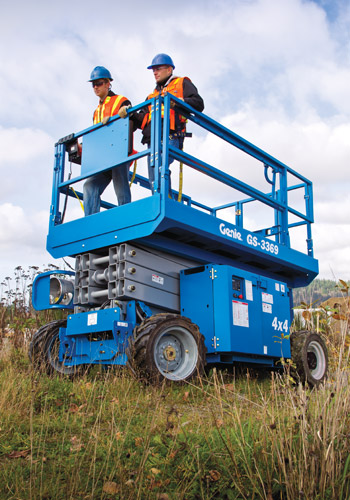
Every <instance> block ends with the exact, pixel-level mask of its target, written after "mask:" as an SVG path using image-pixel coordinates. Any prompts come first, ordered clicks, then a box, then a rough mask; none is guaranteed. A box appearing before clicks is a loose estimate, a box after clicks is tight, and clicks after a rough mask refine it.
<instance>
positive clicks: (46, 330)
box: [28, 319, 78, 376]
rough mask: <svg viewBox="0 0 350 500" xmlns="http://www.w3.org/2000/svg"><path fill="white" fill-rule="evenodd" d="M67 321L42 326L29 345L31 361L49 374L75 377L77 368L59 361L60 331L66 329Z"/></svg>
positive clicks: (37, 367)
mask: <svg viewBox="0 0 350 500" xmlns="http://www.w3.org/2000/svg"><path fill="white" fill-rule="evenodd" d="M66 326H67V321H66V320H65V319H64V320H57V321H52V322H51V323H48V324H47V325H44V326H42V327H41V328H40V329H39V330H38V331H37V332H36V333H35V334H34V335H33V338H32V341H31V343H30V345H29V352H28V354H29V359H30V360H31V362H32V364H33V366H34V367H35V368H36V369H42V370H44V371H46V372H47V373H48V374H50V375H52V374H54V373H59V374H61V375H68V376H71V375H75V374H76V373H77V371H78V369H77V367H75V366H64V365H63V363H60V362H59V361H58V359H57V351H56V352H54V349H57V347H58V344H59V329H60V328H65V327H66Z"/></svg>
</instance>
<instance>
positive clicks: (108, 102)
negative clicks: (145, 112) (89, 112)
mask: <svg viewBox="0 0 350 500" xmlns="http://www.w3.org/2000/svg"><path fill="white" fill-rule="evenodd" d="M125 101H128V99H127V98H126V97H124V96H122V95H113V96H109V95H108V96H107V97H106V99H105V100H104V101H103V103H102V104H99V105H98V107H97V108H96V109H95V112H94V117H93V122H94V125H96V124H97V123H100V122H102V120H103V118H106V117H107V116H114V115H116V114H117V113H118V111H119V110H120V108H121V107H122V105H123V103H124V102H125Z"/></svg>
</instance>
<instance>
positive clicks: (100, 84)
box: [91, 82, 106, 87]
mask: <svg viewBox="0 0 350 500" xmlns="http://www.w3.org/2000/svg"><path fill="white" fill-rule="evenodd" d="M91 83H92V86H93V87H102V85H104V84H105V83H106V82H91Z"/></svg>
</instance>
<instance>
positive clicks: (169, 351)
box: [163, 345, 176, 361]
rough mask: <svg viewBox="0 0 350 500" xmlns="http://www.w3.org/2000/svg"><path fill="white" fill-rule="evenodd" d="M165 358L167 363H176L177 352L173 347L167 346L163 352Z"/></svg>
mask: <svg viewBox="0 0 350 500" xmlns="http://www.w3.org/2000/svg"><path fill="white" fill-rule="evenodd" d="M163 356H164V358H165V359H166V360H167V361H174V359H175V358H176V350H175V348H174V347H173V346H172V345H167V346H166V348H165V349H164V351H163Z"/></svg>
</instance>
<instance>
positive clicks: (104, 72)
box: [88, 66, 113, 82]
mask: <svg viewBox="0 0 350 500" xmlns="http://www.w3.org/2000/svg"><path fill="white" fill-rule="evenodd" d="M100 78H108V80H110V81H111V82H112V81H113V78H112V75H111V74H110V72H109V71H108V69H107V68H105V67H104V66H96V68H94V69H93V70H92V71H91V75H90V80H88V81H89V82H93V81H94V80H99V79H100Z"/></svg>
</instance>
